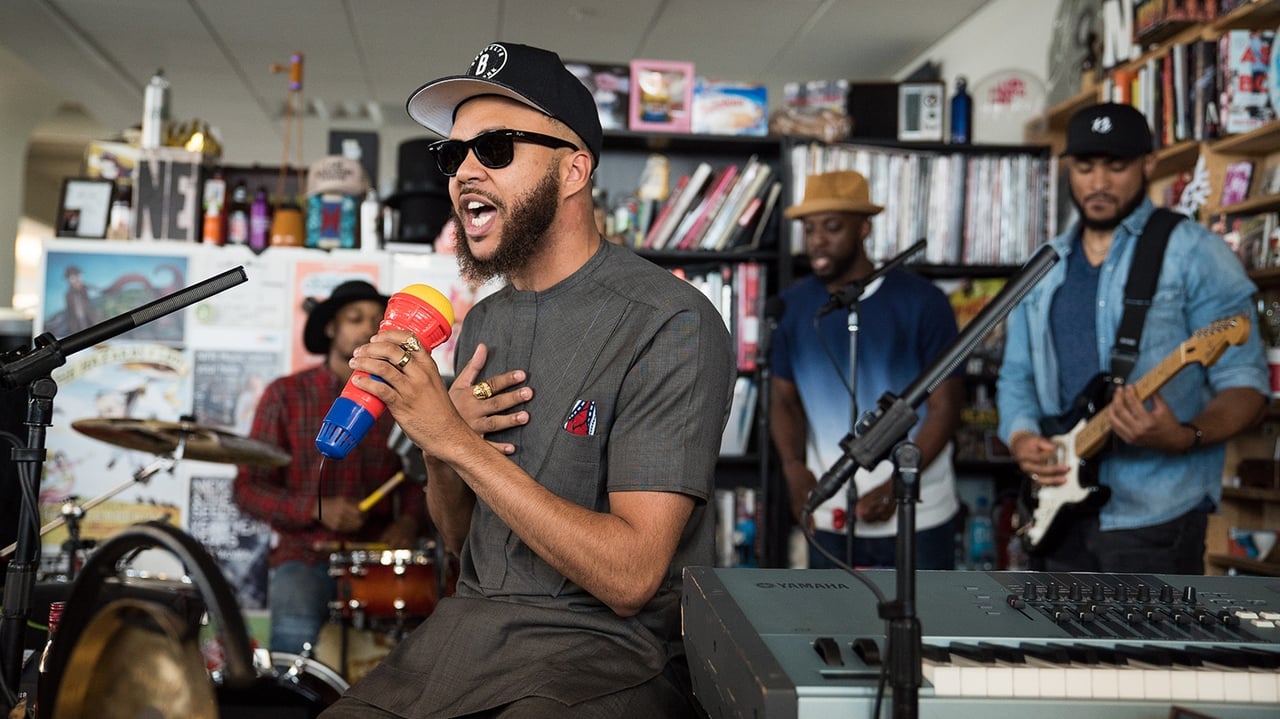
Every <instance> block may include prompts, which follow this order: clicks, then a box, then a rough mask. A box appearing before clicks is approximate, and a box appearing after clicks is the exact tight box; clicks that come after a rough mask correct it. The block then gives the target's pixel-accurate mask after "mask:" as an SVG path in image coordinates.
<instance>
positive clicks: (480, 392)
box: [471, 381, 493, 399]
mask: <svg viewBox="0 0 1280 719" xmlns="http://www.w3.org/2000/svg"><path fill="white" fill-rule="evenodd" d="M471 396H472V397H475V398H476V399H489V398H490V397H492V396H493V387H490V386H489V383H488V382H484V381H481V382H476V383H475V384H473V385H471Z"/></svg>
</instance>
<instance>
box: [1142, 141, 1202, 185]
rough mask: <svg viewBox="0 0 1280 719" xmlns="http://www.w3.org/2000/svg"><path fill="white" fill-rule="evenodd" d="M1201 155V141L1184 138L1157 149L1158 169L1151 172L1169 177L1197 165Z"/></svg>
mask: <svg viewBox="0 0 1280 719" xmlns="http://www.w3.org/2000/svg"><path fill="white" fill-rule="evenodd" d="M1199 157H1200V143H1199V142H1196V141H1195V140H1183V141H1182V142H1179V143H1176V144H1173V145H1169V146H1168V147H1162V148H1160V149H1159V150H1156V169H1155V171H1154V172H1152V173H1151V174H1152V176H1154V177H1168V176H1170V175H1176V174H1177V173H1179V172H1186V171H1187V170H1190V169H1192V168H1194V167H1195V166H1196V160H1197V159H1198V158H1199Z"/></svg>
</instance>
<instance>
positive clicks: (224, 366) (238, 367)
mask: <svg viewBox="0 0 1280 719" xmlns="http://www.w3.org/2000/svg"><path fill="white" fill-rule="evenodd" d="M194 355H195V367H194V373H193V376H194V383H195V417H196V422H197V423H199V424H201V425H203V426H208V427H213V428H215V429H221V430H224V431H227V432H231V433H233V434H238V435H240V436H241V437H248V436H249V430H250V429H251V428H252V426H253V414H254V411H255V410H256V409H257V407H258V399H259V398H260V397H262V392H263V390H265V389H266V388H267V385H268V384H269V383H270V382H271V380H272V379H274V378H275V374H276V373H275V371H274V369H275V368H276V367H279V366H280V356H279V353H277V352H240V351H238V350H229V349H208V350H195V352H194Z"/></svg>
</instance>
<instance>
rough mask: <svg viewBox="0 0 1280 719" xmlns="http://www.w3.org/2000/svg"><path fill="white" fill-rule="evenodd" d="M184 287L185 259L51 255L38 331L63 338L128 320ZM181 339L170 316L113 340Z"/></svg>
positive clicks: (179, 323)
mask: <svg viewBox="0 0 1280 719" xmlns="http://www.w3.org/2000/svg"><path fill="white" fill-rule="evenodd" d="M98 247H101V245H98ZM186 285H187V258H186V256H184V255H180V254H153V253H142V252H137V253H135V252H127V253H126V252H101V251H97V252H94V251H88V252H86V251H77V250H75V249H67V250H61V249H59V250H50V251H49V252H48V253H46V255H45V262H44V300H45V301H44V306H43V311H42V313H41V316H40V318H39V320H40V322H41V324H42V325H43V329H42V330H41V331H42V332H50V333H52V334H53V335H54V336H55V337H57V338H59V339H62V338H65V337H67V336H69V335H72V334H75V333H76V332H80V331H81V330H85V329H88V328H89V327H93V326H94V325H97V324H99V323H101V322H104V321H106V320H109V319H114V318H116V317H119V316H121V315H127V314H128V313H129V312H132V311H133V310H136V309H138V308H139V307H141V306H143V305H145V304H147V303H150V302H152V301H155V300H158V299H160V298H161V297H165V296H167V295H171V294H173V293H175V292H178V291H179V290H181V289H183V288H184V287H186ZM183 336H184V335H183V316H182V314H181V313H180V312H174V313H171V314H168V315H164V316H162V317H159V318H157V319H155V320H153V321H151V322H148V323H146V324H143V325H141V326H139V327H137V328H135V329H132V330H129V331H128V332H125V333H124V334H122V335H119V337H118V338H117V339H120V340H133V341H156V342H167V343H173V344H180V343H182V341H183ZM107 339H112V338H107Z"/></svg>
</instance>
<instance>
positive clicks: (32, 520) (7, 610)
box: [0, 267, 249, 709]
mask: <svg viewBox="0 0 1280 719" xmlns="http://www.w3.org/2000/svg"><path fill="white" fill-rule="evenodd" d="M247 279H249V278H248V276H247V275H246V274H245V271H244V268H243V267H236V268H234V269H230V270H227V271H226V272H223V273H221V274H219V275H215V276H214V277H211V278H209V279H207V280H204V281H203V282H199V283H197V284H194V285H192V286H191V287H188V288H186V289H182V290H178V291H177V292H175V293H173V294H171V295H167V296H165V297H161V298H159V299H157V300H155V301H153V302H150V303H148V304H145V305H143V306H141V307H139V308H137V309H135V310H132V311H130V312H126V313H124V314H121V315H117V316H116V317H113V318H111V319H108V320H106V321H104V322H100V323H98V324H96V325H94V326H92V327H87V328H85V329H83V330H81V331H79V332H76V333H75V334H72V335H70V336H68V337H67V338H66V339H63V340H59V339H56V338H55V337H54V336H53V335H52V334H50V333H48V332H45V333H44V334H42V335H40V336H39V337H36V338H35V341H34V343H33V347H32V348H31V349H21V350H16V351H14V352H10V353H7V354H5V355H3V356H0V386H4V387H6V388H10V389H12V388H16V387H20V386H23V385H26V386H27V396H28V403H27V419H26V425H27V446H26V447H15V448H13V450H12V455H11V456H12V457H13V460H14V463H15V464H16V465H17V468H18V470H19V472H18V475H19V481H20V482H21V483H22V485H23V486H22V497H23V502H22V507H21V513H20V514H19V517H20V519H19V522H18V541H17V547H16V551H15V552H14V558H13V561H12V562H10V563H9V567H8V569H7V571H6V574H5V585H4V611H3V615H2V616H0V680H2V682H3V687H4V689H5V690H6V691H5V699H6V701H13V700H14V698H13V697H12V696H11V694H10V691H11V688H13V687H17V686H18V684H19V682H20V681H21V676H22V648H23V633H24V632H25V631H26V625H27V616H28V614H29V612H30V609H31V594H32V591H33V589H34V587H35V578H36V570H37V568H38V566H39V562H40V524H39V522H40V508H39V506H38V504H39V495H40V483H41V475H42V467H43V465H44V460H45V457H46V451H45V434H46V432H45V428H46V427H49V426H51V425H52V424H53V397H54V395H55V394H57V392H58V385H57V383H56V382H54V381H53V378H52V377H51V376H50V375H51V373H52V372H53V370H55V369H57V368H59V367H61V366H62V365H64V364H66V362H67V355H71V354H74V353H76V352H79V351H80V350H82V349H85V348H86V347H92V346H93V345H96V344H98V343H100V342H105V341H106V340H109V339H111V338H112V337H115V336H116V335H119V334H122V333H124V332H128V331H129V330H131V329H134V328H136V327H138V326H140V325H143V324H145V323H147V322H151V321H152V320H155V319H159V318H160V317H164V316H165V315H168V314H170V313H172V312H176V311H178V310H180V309H183V308H184V307H186V306H188V305H191V304H194V303H196V302H199V301H200V300H203V299H206V298H208V297H211V296H213V295H215V294H217V293H219V292H222V291H224V290H227V289H230V288H231V287H233V286H235V285H238V284H240V283H241V282H244V281H245V280H247ZM9 708H10V709H12V707H9Z"/></svg>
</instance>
